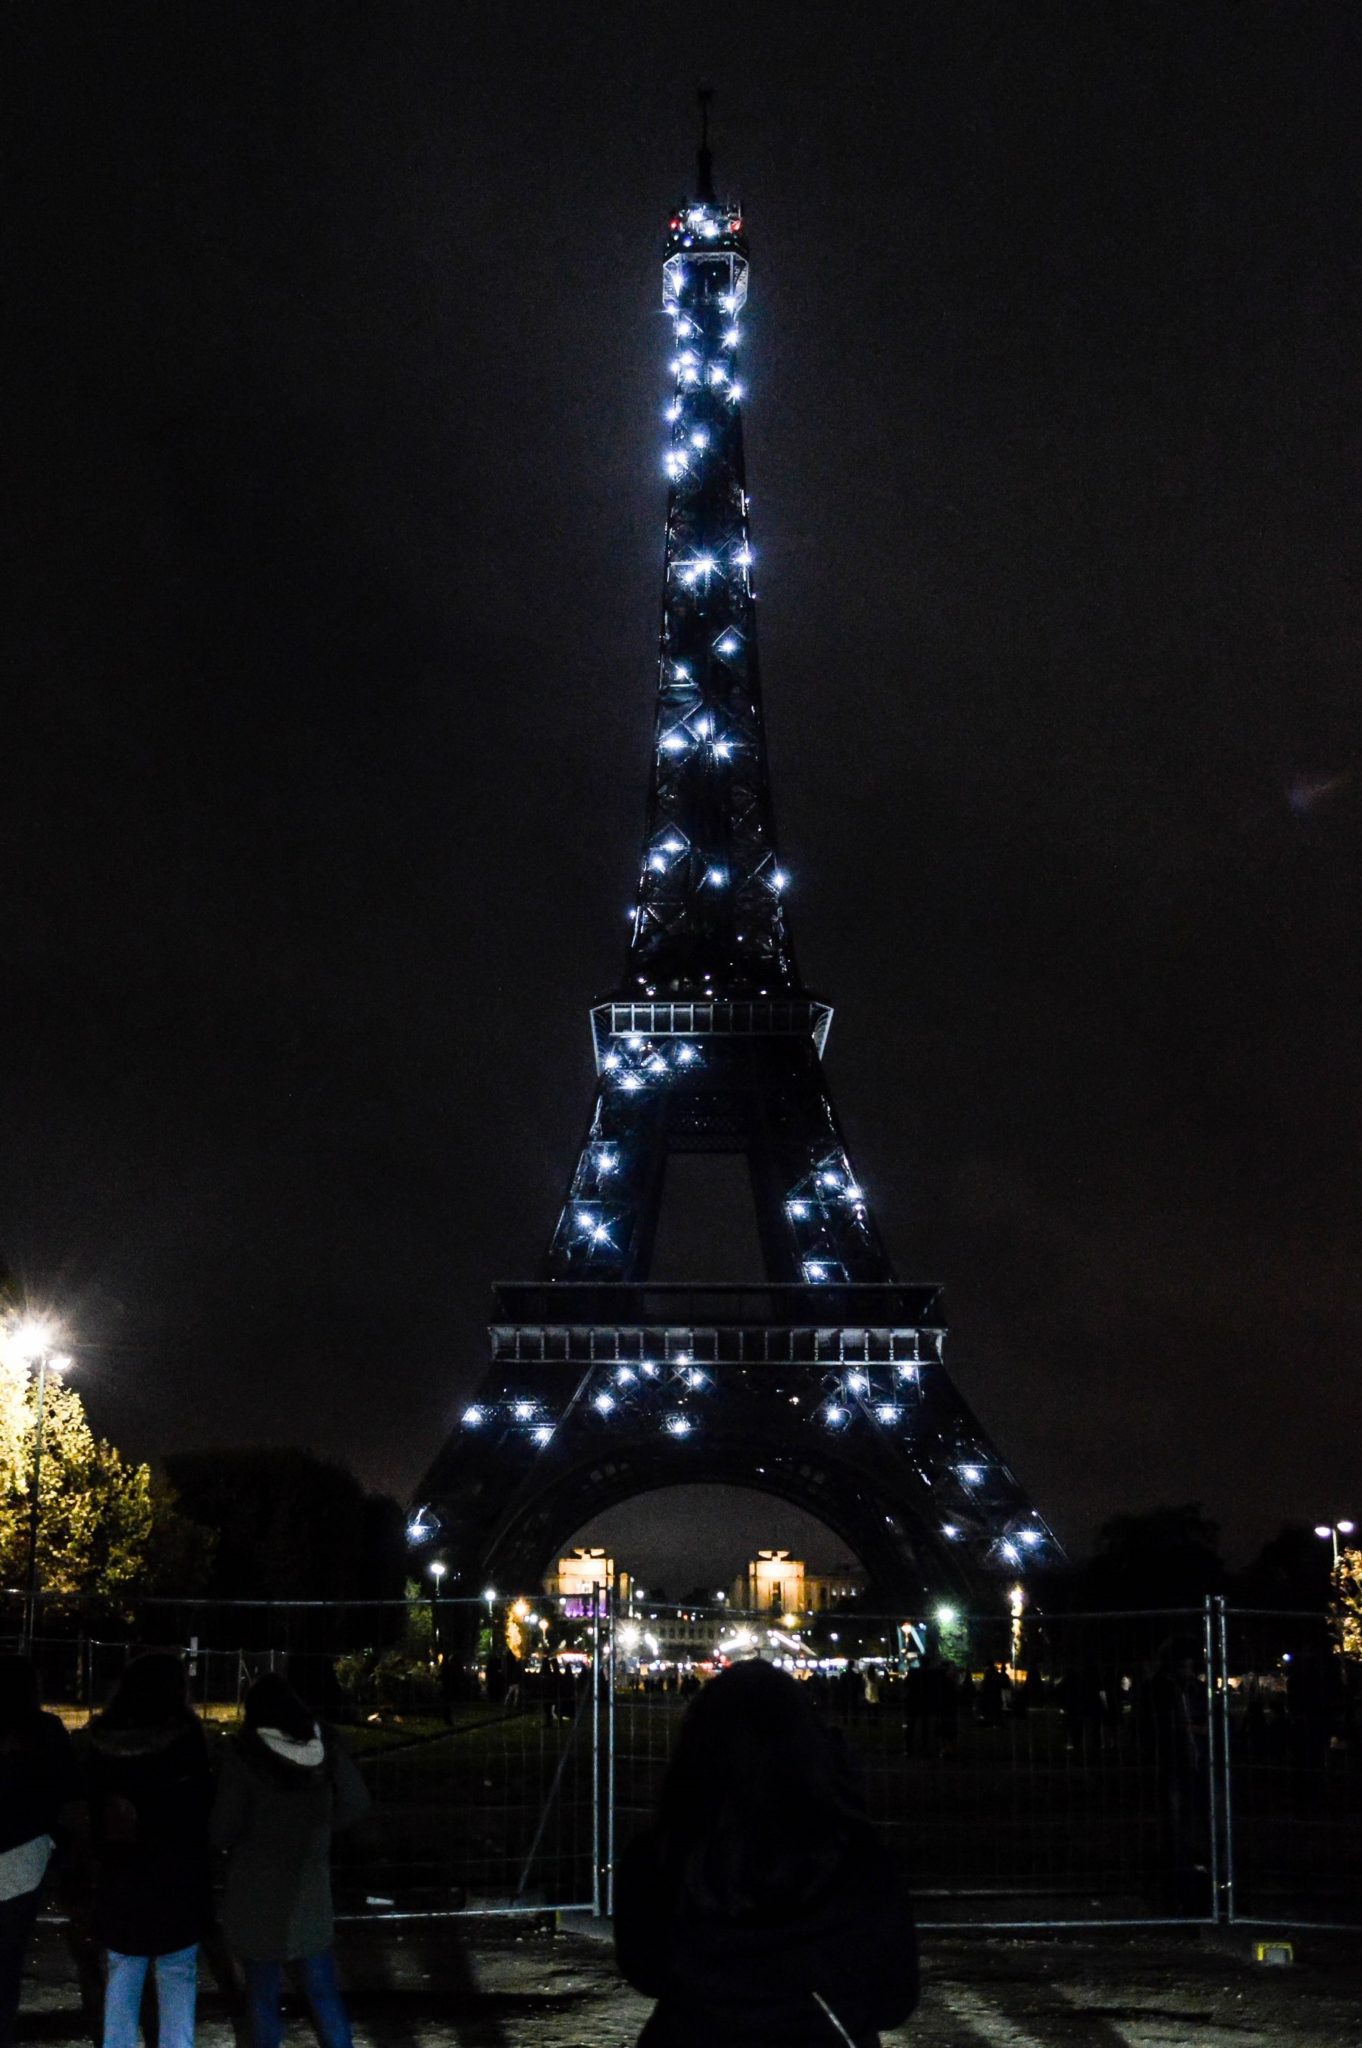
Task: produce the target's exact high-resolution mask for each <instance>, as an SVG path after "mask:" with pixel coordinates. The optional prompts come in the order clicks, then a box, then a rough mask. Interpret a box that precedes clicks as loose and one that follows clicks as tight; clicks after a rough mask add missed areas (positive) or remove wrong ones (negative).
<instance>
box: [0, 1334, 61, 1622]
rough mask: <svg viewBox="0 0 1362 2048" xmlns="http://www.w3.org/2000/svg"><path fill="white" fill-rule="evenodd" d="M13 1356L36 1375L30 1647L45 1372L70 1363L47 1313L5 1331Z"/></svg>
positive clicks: (35, 1598) (35, 1599) (28, 1604)
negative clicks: (55, 1346) (57, 1348)
mask: <svg viewBox="0 0 1362 2048" xmlns="http://www.w3.org/2000/svg"><path fill="white" fill-rule="evenodd" d="M7 1336H8V1343H9V1347H10V1349H11V1350H12V1351H13V1353H14V1355H15V1357H16V1358H19V1359H21V1360H22V1361H23V1363H24V1364H25V1365H27V1366H29V1367H30V1368H31V1369H32V1370H33V1372H34V1373H35V1374H36V1376H37V1388H38V1398H37V1401H36V1403H35V1408H34V1418H33V1484H32V1486H31V1488H30V1489H29V1496H28V1598H27V1601H26V1603H25V1608H24V1640H25V1642H26V1643H27V1644H28V1647H29V1648H30V1650H31V1649H32V1647H33V1638H34V1636H35V1635H36V1633H37V1626H38V1592H39V1586H38V1515H39V1509H40V1507H41V1504H42V1484H43V1410H44V1408H45V1406H46V1402H47V1375H48V1374H49V1373H50V1372H54V1373H57V1374H59V1375H60V1374H61V1373H64V1372H66V1371H67V1370H68V1369H69V1367H70V1364H71V1361H70V1359H69V1358H68V1357H67V1356H66V1354H65V1352H60V1351H54V1350H53V1348H52V1346H53V1344H54V1342H55V1340H56V1337H57V1330H56V1327H55V1326H54V1324H53V1323H52V1322H50V1321H49V1320H48V1318H47V1317H46V1316H27V1317H25V1319H24V1320H23V1321H22V1322H20V1323H16V1324H14V1325H12V1326H11V1328H10V1330H9V1332H8V1333H7Z"/></svg>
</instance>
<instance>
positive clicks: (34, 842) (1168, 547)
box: [0, 0, 1362, 1583]
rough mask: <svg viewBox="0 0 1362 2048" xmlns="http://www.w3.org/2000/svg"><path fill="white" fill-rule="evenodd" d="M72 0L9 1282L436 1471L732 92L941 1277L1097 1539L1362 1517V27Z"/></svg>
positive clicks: (157, 1395) (983, 1398)
mask: <svg viewBox="0 0 1362 2048" xmlns="http://www.w3.org/2000/svg"><path fill="white" fill-rule="evenodd" d="M0 33H3V39H4V43H5V44H6V46H7V47H6V49H5V52H4V63H3V72H4V75H5V76H6V77H7V79H8V86H7V88H6V91H7V96H8V98H9V101H10V106H9V109H8V112H7V115H6V119H5V121H4V124H3V125H4V128H5V131H6V142H5V145H4V146H5V148H6V150H7V153H8V170H9V183H10V190H9V195H8V200H7V206H6V212H7V215H8V221H9V233H8V241H9V247H8V250H7V251H6V253H5V255H4V258H3V269H4V272H5V276H6V289H7V295H8V297H9V299H10V303H11V313H10V318H9V325H8V332H7V340H6V343H5V358H6V362H5V370H4V376H3V380H2V381H3V387H4V396H3V401H2V402H3V406H4V410H5V414H6V418H5V422H4V445H5V447H6V450H7V457H6V468H7V483H6V501H7V512H8V523H9V526H10V534H9V542H8V548H7V553H8V554H9V556H10V558H11V559H14V558H16V557H17V562H18V570H19V574H18V579H17V589H16V591H15V594H14V595H15V602H14V603H13V605H12V607H11V608H10V611H9V617H8V630H7V634H6V638H7V640H8V642H9V654H10V660H9V664H8V665H9V671H10V677H11V680H10V681H9V682H8V684H7V686H6V691H5V703H6V715H5V721H4V759H3V770H2V774H0V873H3V876H4V886H5V906H4V914H3V917H0V987H2V988H3V1005H2V1006H0V1014H2V1017H3V1021H2V1022H0V1052H2V1053H3V1058H2V1059H0V1132H2V1133H3V1146H4V1160H3V1167H2V1168H0V1259H3V1261H4V1262H5V1263H7V1264H8V1265H9V1266H10V1267H11V1268H12V1269H13V1270H15V1271H17V1272H18V1273H19V1275H20V1276H21V1277H22V1278H23V1279H24V1280H26V1281H27V1283H28V1284H29V1285H30V1286H31V1287H32V1288H34V1289H35V1290H37V1291H38V1292H39V1293H42V1294H45V1295H48V1296H50V1297H51V1298H52V1299H53V1300H54V1301H56V1302H57V1303H59V1304H60V1305H61V1306H62V1307H63V1308H64V1309H65V1310H66V1311H67V1313H68V1314H69V1316H70V1319H71V1321H72V1324H73V1325H74V1327H75V1330H76V1334H77V1335H78V1336H79V1338H80V1340H81V1346H82V1357H81V1384H82V1386H83V1387H84V1388H85V1389H86V1391H87V1393H88V1397H89V1400H90V1402H91V1405H92V1407H93V1409H94V1411H95V1413H96V1417H97V1419H98V1420H99V1421H100V1422H101V1423H102V1425H103V1426H104V1427H106V1428H107V1429H108V1430H110V1431H111V1432H113V1433H114V1434H115V1435H116V1436H117V1437H118V1438H119V1439H120V1440H121V1441H123V1442H125V1443H126V1444H127V1445H128V1446H129V1447H130V1448H133V1449H136V1450H138V1451H140V1452H150V1451H154V1450H157V1449H169V1448H171V1447H177V1446H182V1445H202V1444H215V1443H229V1442H241V1441H248V1440H272V1441H298V1442H303V1443H306V1444H310V1445H312V1446H314V1447H315V1448H317V1449H318V1450H319V1451H322V1452H325V1453H327V1454H332V1455H336V1456H339V1457H341V1458H344V1459H346V1460H348V1461H350V1462H352V1463H353V1464H355V1465H356V1467H357V1468H358V1469H359V1470H360V1471H361V1472H362V1473H363V1475H364V1476H365V1477H366V1478H367V1479H369V1480H371V1481H373V1482H375V1483H381V1484H383V1485H385V1486H388V1487H391V1488H395V1489H401V1490H405V1489H406V1488H407V1487H408V1486H409V1485H411V1484H412V1483H413V1482H414V1481H415V1480H416V1478H417V1476H418V1475H419V1473H420V1471H421V1470H422V1469H423V1467H424V1465H425V1464H426V1462H427V1460H428V1458H429V1456H430V1455H431V1453H432V1452H433V1450H434V1448H435V1446H436V1444H437V1442H438V1440H439V1438H440V1436H441V1433H442V1431H443V1430H444V1428H445V1426H446V1425H447V1423H448V1422H449V1420H450V1418H451V1415H452V1414H453V1412H454V1411H455V1410H456V1409H457V1407H458V1406H459V1404H460V1397H461V1395H463V1394H464V1393H465V1391H466V1390H467V1388H468V1387H469V1385H470V1383H471V1382H472V1381H473V1379H474V1378H475V1377H476V1376H477V1374H478V1372H479V1370H480V1367H481V1363H482V1358H483V1353H484V1343H485V1339H484V1335H483V1322H484V1318H485V1315H486V1302H487V1292H488V1287H489V1284H490V1282H491V1281H492V1280H493V1279H495V1278H499V1277H517V1276H522V1277H523V1276H527V1275H529V1274H530V1273H532V1271H533V1269H534V1267H535V1265H536V1263H537V1261H538V1259H539V1257H540V1255H541V1253H542V1249H543V1246H544V1243H545V1241H546V1238H547V1234H548V1231H549V1229H550V1227H551V1223H552V1219H553V1215H554V1212H555V1209H556V1205H557V1202H558V1199H559V1196H560V1192H561V1187H562V1184H563V1181H564V1178H565V1175H566V1173H567V1171H568V1168H569V1165H570V1163H571V1159H572V1155H573V1150H574V1146H575V1144H576V1142H577V1140H578V1137H579V1134H580V1130H581V1127H582V1122H583V1119H584V1117H585V1113H586V1109H587V1104H588V1098H589V1092H590V1087H591V1080H592V1072H591V1063H590V1050H589V1039H588V1032H587V1025H586V1006H587V1003H588V1001H589V999H590V998H592V997H593V996H595V995H597V994H598V993H600V992H601V991H602V990H603V989H604V988H606V987H607V986H608V985H609V984H610V983H611V982H612V981H613V980H614V979H615V977H616V976H617V974H618V972H619V969H620V963H621V957H622V949H623V943H624V938H625V923H624V911H625V909H626V906H627V905H628V903H629V901H630V900H631V883H632V875H633V864H634V858H635V850H636V843H637V835H638V831H639V828H640V823H641V818H642V796H643V780H644V774H645V767H646V756H647V747H648V733H649V722H650V712H651V701H650V693H651V687H652V675H653V651H654V646H655V634H656V624H657V616H658V604H659V594H660V593H659V569H660V560H661V519H662V512H663V504H664V484H663V480H662V476H661V470H660V461H659V456H660V449H661V426H660V407H661V404H662V402H663V398H664V386H665V383H666V370H665V364H666V359H667V355H668V347H667V330H666V328H665V326H664V324H663V322H662V320H661V317H660V313H659V310H658V307H659V283H660V270H659V263H660V250H661V234H662V229H663V226H664V222H665V217H666V214H667V211H668V209H669V208H670V206H671V205H672V203H673V202H674V201H675V199H676V198H677V197H679V196H680V195H681V194H682V193H683V191H684V190H685V188H686V186H687V184H688V182H689V170H690V149H691V136H692V104H691V96H692V92H693V88H694V85H695V83H696V82H697V79H698V78H699V77H701V76H704V77H707V79H708V80H709V82H711V83H712V84H713V85H714V86H715V87H716V88H717V89H718V94H719V97H718V101H717V108H716V146H717V159H718V171H719V182H720V185H721V187H722V188H724V189H725V190H727V191H730V192H733V193H734V194H735V195H738V196H741V198H742V201H743V203H744V210H745V212H746V214H747V217H748V220H749V223H750V228H751V234H752V241H753V258H754V269H753V292H752V300H751V304H750V311H749V316H748V319H747V322H746V334H747V340H748V347H747V361H746V366H745V367H746V372H747V375H746V379H745V381H746V383H747V385H748V387H749V390H750V403H749V406H748V419H747V428H748V462H749V478H750V483H751V488H752V493H753V499H754V513H753V520H754V533H755V542H756V546H757V550H758V572H759V573H758V587H759V591H760V595H761V599H762V611H761V631H762V637H763V668H764V675H765V683H766V691H767V716H768V728H769V733H770V741H771V752H772V761H773V768H774V774H775V780H776V796H777V807H778V814H779V818H780V824H781V833H782V849H783V853H784V855H785V858H786V861H787V863H788V865H789V867H790V869H791V871H792V873H793V876H794V878H795V884H794V888H793V890H792V894H791V899H790V901H791V908H792V914H793V917H794V920H795V927H796V934H797V939H798V943H799V947H800V954H801V961H802V964H803V967H804V970H805V972H806V974H807V975H808V977H809V979H810V981H811V982H812V983H813V985H814V986H815V987H817V988H818V989H819V990H820V991H821V992H824V993H826V994H827V995H828V996H829V997H830V998H831V999H832V1000H833V1001H834V1002H835V1003H836V1004H837V1006H838V1014H837V1020H836V1023H835V1026H834V1029H833V1034H832V1039H831V1044H830V1049H829V1062H828V1064H829V1072H830V1076H831V1079H832V1083H833V1086H834V1088H835V1090H836V1092H837V1097H838V1101H839V1105H840V1108H841V1110H842V1114H843V1117H844V1120H845V1122H846V1124H847V1127H848V1132H849V1136H850V1139H851V1144H852V1151H853V1157H854V1158H855V1160H856V1162H857V1167H858V1173H859V1177H860V1178H861V1179H862V1180H863V1181H864V1183H865V1185H866V1187H867V1189H868V1190H869V1192H870V1194H871V1197H872V1199H873V1200H874V1202H875V1203H876V1204H877V1208H878V1213H879V1216H880V1218H881V1221H882V1224H883V1226H884V1228H885V1230H886V1233H887V1235H888V1237H889V1240H890V1242H891V1244H892V1245H893V1247H894V1249H895V1253H896V1257H897V1259H898V1262H899V1267H900V1271H901V1272H902V1273H903V1274H904V1276H905V1277H912V1278H923V1279H933V1280H940V1281H942V1282H944V1283H945V1285H946V1287H947V1289H948V1308H949V1311H950V1314H951V1319H952V1323H953V1331H954V1334H953V1338H952V1344H951V1349H950V1352H949V1354H948V1356H949V1358H950V1361H951V1363H952V1365H953V1367H954V1369H955V1372H956V1374H957V1377H958V1379H959V1382H960V1384H961V1386H962V1387H963V1388H964V1390H965V1391H966V1393H967V1395H968V1396H969V1397H970V1398H971V1400H973V1401H974V1402H975V1404H976V1405H977V1407H978V1408H979V1409H980V1411H981V1413H982V1415H983V1417H984V1419H985V1421H986V1422H987V1424H988V1425H989V1426H990V1427H991V1428H992V1430H993V1431H994V1433H995V1435H996V1436H997V1438H998V1439H999V1440H1000V1442H1001V1444H1002V1445H1003V1447H1004V1449H1005V1451H1006V1453H1007V1454H1008V1455H1009V1456H1010V1458H1011V1461H1012V1462H1013V1464H1014V1465H1015V1466H1016V1468H1017V1469H1018V1471H1019V1473H1020V1474H1021V1475H1022V1476H1023V1478H1024V1479H1025V1481H1026V1482H1027V1483H1028V1484H1029V1486H1030V1487H1031V1489H1032V1491H1033V1493H1034V1496H1035V1498H1036V1500H1037V1502H1038V1504H1039V1505H1040V1506H1041V1507H1042V1509H1043V1510H1044V1511H1045V1512H1046V1513H1048V1514H1049V1515H1050V1516H1051V1518H1052V1519H1053V1520H1054V1521H1055V1522H1056V1523H1057V1525H1058V1527H1059V1528H1060V1531H1061V1533H1062V1534H1063V1535H1064V1536H1065V1537H1066V1538H1067V1539H1068V1540H1069V1541H1070V1542H1071V1543H1072V1544H1074V1545H1077V1546H1080V1547H1081V1546H1082V1544H1084V1543H1085V1542H1086V1541H1087V1540H1088V1538H1089V1536H1090V1533H1091V1530H1092V1528H1093V1526H1094V1525H1095V1524H1096V1523H1097V1522H1099V1521H1100V1520H1101V1519H1102V1518H1103V1517H1104V1516H1105V1515H1107V1514H1108V1513H1111V1512H1113V1511H1116V1510H1120V1509H1126V1508H1131V1507H1138V1506H1141V1505H1148V1504H1151V1503H1154V1502H1157V1501H1161V1500H1180V1499H1189V1498H1201V1499H1204V1500H1205V1501H1206V1503H1207V1504H1208V1506H1209V1508H1210V1510H1211V1512H1212V1513H1213V1514H1215V1515H1216V1516H1218V1517H1219V1518H1220V1519H1221V1520H1222V1522H1223V1524H1224V1526H1225V1529H1226V1532H1227V1537H1228V1539H1229V1543H1230V1547H1231V1549H1232V1550H1236V1551H1242V1550H1244V1549H1245V1548H1246V1547H1248V1546H1249V1545H1251V1544H1252V1543H1255V1542H1256V1541H1258V1540H1259V1539H1261V1538H1262V1537H1263V1536H1264V1535H1266V1534H1268V1533H1270V1531H1271V1530H1272V1529H1273V1528H1275V1527H1276V1526H1277V1525H1278V1524H1279V1523H1280V1522H1281V1521H1282V1520H1283V1519H1284V1518H1286V1517H1289V1516H1294V1517H1299V1516H1304V1517H1307V1518H1309V1519H1310V1520H1313V1519H1315V1518H1316V1516H1317V1515H1318V1514H1321V1513H1343V1512H1346V1511H1347V1510H1348V1509H1349V1508H1351V1509H1352V1510H1353V1511H1354V1512H1356V1511H1358V1510H1359V1509H1362V1478H1360V1477H1359V1472H1358V1463H1359V1460H1358V1434H1359V1432H1358V1415H1359V1396H1358V1362H1359V1359H1360V1358H1362V1297H1360V1296H1359V1287H1358V1231H1359V1224H1360V1223H1362V1179H1360V1176H1359V1144H1358V1139H1359V1100H1360V1095H1359V1083H1360V1082H1362V1059H1360V1058H1359V1036H1358V1028H1359V999H1360V998H1362V975H1360V974H1359V955H1358V910H1359V905H1358V891H1357V875H1358V866H1359V853H1360V852H1362V779H1360V778H1359V769H1360V767H1362V750H1360V746H1359V733H1358V691H1357V681H1356V669H1357V651H1358V604H1357V552H1356V530H1357V512H1358V502H1357V500H1358V483H1357V479H1358V476H1359V459H1360V458H1362V448H1359V431H1358V429H1359V415H1358V395H1357V394H1358V384H1357V365H1356V335H1357V331H1358V312H1359V307H1358V291H1357V284H1358V248H1359V235H1358V229H1359V222H1358V217H1357V193H1358V173H1359V161H1358V158H1359V151H1358V144H1357V135H1358V129H1359V123H1358V117H1357V109H1358V106H1359V104H1362V66H1359V62H1358V56H1359V49H1358V44H1359V28H1358V18H1357V14H1356V11H1355V10H1354V9H1353V8H1352V7H1351V6H1349V5H1347V4H1344V0H1340V4H1337V5H1324V6H1322V5H1311V4H1296V5H1291V4H1272V5H1256V4H1253V0H1236V4H1194V5H1188V4H1187V0H1169V4H1166V5H1164V4H1157V0H1156V4H1140V5H1123V4H1119V0H1106V4H1103V5H1101V6H1090V5H1084V4H1081V0H1069V4H1065V5H1046V4H1035V0H1027V4H1024V5H1016V6H1009V5H1001V4H990V5H974V4H969V0H950V4H947V0H935V4H930V5H924V4H912V0H909V4H903V5H900V6H898V7H883V8H880V7H869V6H864V7H859V8H846V7H834V6H831V5H819V6H807V5H798V4H789V0H786V4H782V5H775V4H770V5H760V6H755V5H746V6H745V5H742V4H729V5H725V6H722V7H712V6H709V5H705V4H696V5H692V6H690V7H688V8H687V9H686V10H685V11H684V14H678V13H677V11H676V10H675V9H673V8H668V7H663V6H660V5H651V4H648V5H644V4H637V0H630V4H628V5H601V4H593V5H591V6H589V7H588V6H569V7H560V6H556V5H549V4H546V0H540V4H530V5H528V6H527V5H523V4H521V5H517V6H514V7H511V6H506V5H498V4H493V5H486V4H484V5H480V6H479V7H477V8H468V7H447V6H444V5H430V4H417V5H400V6H386V5H378V4H372V0H371V4H369V5H365V6H356V5H353V4H327V5H322V4H320V0H299V4H294V5H290V6H287V7H283V8H267V7H255V8H251V7H245V8H240V7H233V8H223V9H219V8H212V7H209V6H207V5H202V4H200V5H197V6H176V5H156V6H149V5H137V4H124V5H121V6H119V7H116V8H110V7H108V6H104V5H83V4H77V0H66V4H64V5H63V6H61V7H59V8H54V7H51V6H48V5H45V4H39V0H25V4H19V5H12V6H11V7H10V8H9V9H8V10H7V12H6V16H5V22H4V27H3V31H2V32H0ZM716 1583H717V1581H716Z"/></svg>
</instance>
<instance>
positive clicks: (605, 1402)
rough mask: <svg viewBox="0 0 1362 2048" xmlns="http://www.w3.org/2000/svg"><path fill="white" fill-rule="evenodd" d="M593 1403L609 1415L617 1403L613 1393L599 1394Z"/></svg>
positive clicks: (604, 1413)
mask: <svg viewBox="0 0 1362 2048" xmlns="http://www.w3.org/2000/svg"><path fill="white" fill-rule="evenodd" d="M591 1405H592V1407H593V1408H599V1410H600V1412H601V1414H602V1415H608V1414H609V1413H610V1411H611V1409H612V1408H613V1407H614V1405H615V1397H614V1395H613V1394H597V1396H596V1398H595V1400H594V1401H593V1402H592V1404H591Z"/></svg>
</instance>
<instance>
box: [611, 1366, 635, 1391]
mask: <svg viewBox="0 0 1362 2048" xmlns="http://www.w3.org/2000/svg"><path fill="white" fill-rule="evenodd" d="M615 1378H616V1379H617V1380H618V1381H619V1383H620V1385H621V1386H622V1387H632V1386H633V1384H634V1382H635V1380H636V1379H637V1378H638V1374H637V1373H636V1372H635V1371H634V1368H633V1366H632V1365H622V1366H620V1367H619V1368H618V1370H617V1371H616V1373H615Z"/></svg>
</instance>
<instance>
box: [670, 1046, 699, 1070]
mask: <svg viewBox="0 0 1362 2048" xmlns="http://www.w3.org/2000/svg"><path fill="white" fill-rule="evenodd" d="M676 1057H677V1060H678V1061H679V1063H680V1064H681V1065H682V1066H683V1067H688V1066H689V1065H690V1063H691V1061H692V1060H694V1059H697V1058H698V1057H699V1055H698V1054H697V1053H696V1050H695V1047H694V1046H693V1045H678V1047H677V1048H676Z"/></svg>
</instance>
